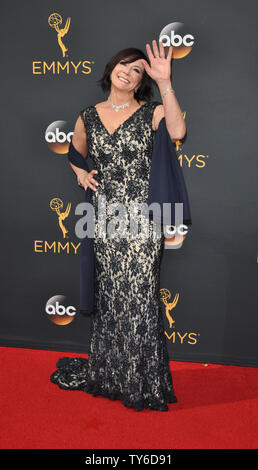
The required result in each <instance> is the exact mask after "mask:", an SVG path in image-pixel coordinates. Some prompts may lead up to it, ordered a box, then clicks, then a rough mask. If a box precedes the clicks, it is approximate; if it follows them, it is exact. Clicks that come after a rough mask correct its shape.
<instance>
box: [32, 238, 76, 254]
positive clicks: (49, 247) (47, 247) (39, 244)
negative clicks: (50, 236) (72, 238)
mask: <svg viewBox="0 0 258 470" xmlns="http://www.w3.org/2000/svg"><path fill="white" fill-rule="evenodd" d="M80 245H81V242H79V243H78V244H77V245H74V243H72V242H71V243H69V242H66V243H65V244H64V245H63V244H62V243H61V242H59V241H53V242H48V241H47V240H34V251H35V252H36V253H47V252H48V251H52V252H53V253H59V254H60V253H61V252H63V251H66V253H67V254H68V255H69V254H70V252H73V253H74V254H75V255H77V254H78V248H79V246H80Z"/></svg>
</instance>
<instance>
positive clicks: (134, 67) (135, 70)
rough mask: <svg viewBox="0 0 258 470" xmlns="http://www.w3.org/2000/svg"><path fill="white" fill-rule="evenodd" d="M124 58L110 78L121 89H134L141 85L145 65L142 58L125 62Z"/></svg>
mask: <svg viewBox="0 0 258 470" xmlns="http://www.w3.org/2000/svg"><path fill="white" fill-rule="evenodd" d="M125 60H126V59H122V60H121V61H120V62H119V63H118V64H117V65H116V66H115V67H114V68H113V70H112V73H111V75H110V80H111V83H112V85H113V86H115V87H117V88H119V89H120V90H126V91H134V90H135V88H138V86H140V83H141V80H142V76H143V73H144V66H143V65H142V63H141V60H140V59H138V60H135V61H134V62H128V63H124V61H125Z"/></svg>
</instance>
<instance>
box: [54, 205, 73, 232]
mask: <svg viewBox="0 0 258 470" xmlns="http://www.w3.org/2000/svg"><path fill="white" fill-rule="evenodd" d="M50 208H51V209H52V211H54V212H56V213H57V215H58V224H59V227H60V228H61V230H62V233H63V237H64V238H66V234H67V233H68V230H67V229H66V228H65V226H64V224H63V220H64V219H66V218H67V217H68V215H69V213H70V210H71V203H70V202H68V204H67V208H66V210H65V211H64V212H60V209H62V208H63V201H62V200H61V199H59V198H58V197H56V198H53V199H51V201H50Z"/></svg>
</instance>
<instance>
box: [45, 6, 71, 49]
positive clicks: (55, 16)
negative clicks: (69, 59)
mask: <svg viewBox="0 0 258 470" xmlns="http://www.w3.org/2000/svg"><path fill="white" fill-rule="evenodd" d="M62 21H63V19H62V16H61V15H59V13H52V14H51V15H50V16H49V18H48V24H49V26H50V28H54V29H55V30H56V32H57V42H58V45H59V46H60V48H61V51H62V55H63V57H65V56H66V52H67V51H68V48H67V47H66V46H65V45H64V43H63V41H62V38H63V37H64V36H65V35H66V34H67V32H68V30H69V28H70V23H71V18H70V17H68V18H67V20H66V23H65V26H64V28H60V26H61V24H62Z"/></svg>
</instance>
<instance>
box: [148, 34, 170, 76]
mask: <svg viewBox="0 0 258 470" xmlns="http://www.w3.org/2000/svg"><path fill="white" fill-rule="evenodd" d="M152 46H153V53H152V50H151V47H150V45H149V43H147V44H146V51H147V55H148V58H149V61H150V65H149V64H148V62H147V61H146V60H144V59H141V62H142V64H143V66H144V68H145V71H146V72H147V74H148V75H149V76H150V77H151V78H152V79H153V80H155V82H156V83H157V84H158V83H159V82H163V81H167V80H170V75H171V58H172V54H173V46H169V48H168V54H167V57H165V49H164V46H163V44H162V42H161V41H160V42H159V48H160V49H158V46H157V41H156V40H155V39H153V41H152Z"/></svg>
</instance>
